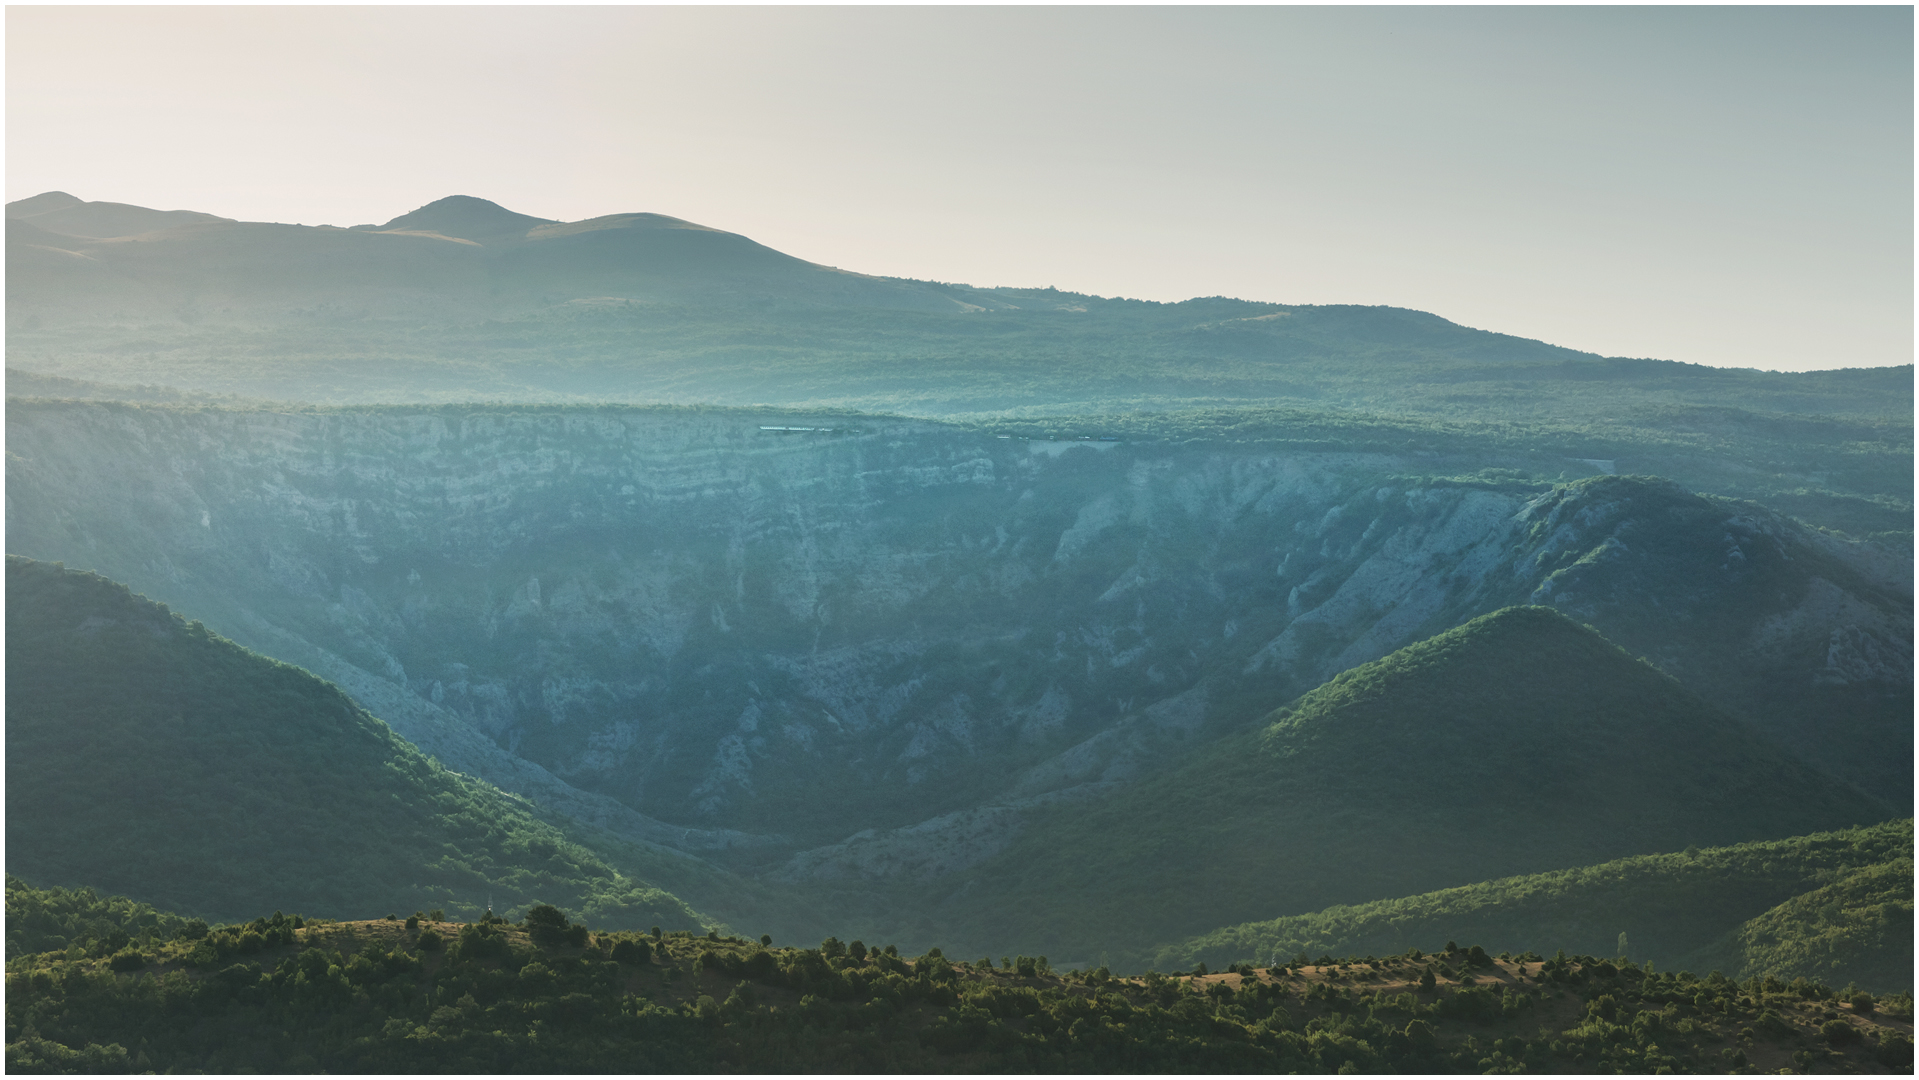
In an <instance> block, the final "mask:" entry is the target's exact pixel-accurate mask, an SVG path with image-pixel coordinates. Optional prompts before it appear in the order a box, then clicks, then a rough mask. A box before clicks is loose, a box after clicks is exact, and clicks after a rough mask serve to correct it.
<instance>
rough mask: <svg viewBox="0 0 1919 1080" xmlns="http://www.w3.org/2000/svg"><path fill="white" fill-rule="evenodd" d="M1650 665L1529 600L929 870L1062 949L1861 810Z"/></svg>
mask: <svg viewBox="0 0 1919 1080" xmlns="http://www.w3.org/2000/svg"><path fill="white" fill-rule="evenodd" d="M1892 816H1893V811H1892V809H1891V808H1890V807H1888V806H1887V805H1886V804H1884V803H1882V802H1879V801H1878V800H1876V799H1873V798H1871V797H1869V796H1866V795H1863V794H1861V793H1860V792H1859V791H1857V790H1856V789H1854V788H1852V787H1850V786H1848V785H1845V784H1842V783H1839V782H1837V781H1834V780H1832V779H1831V778H1830V777H1827V776H1825V775H1823V774H1820V773H1817V772H1815V771H1813V770H1811V769H1809V768H1807V767H1806V766H1805V765H1803V764H1801V763H1800V762H1798V761H1796V760H1794V759H1793V758H1792V757H1791V756H1790V755H1788V754H1787V753H1786V752H1784V751H1783V750H1782V749H1780V748H1779V747H1777V746H1776V745H1773V744H1771V743H1769V742H1767V741H1766V740H1764V739H1763V738H1761V737H1759V736H1758V735H1757V734H1756V733H1755V732H1753V731H1752V730H1751V729H1750V728H1748V727H1746V726H1745V725H1743V724H1740V723H1738V722H1737V721H1734V720H1733V719H1731V718H1730V717H1728V716H1726V715H1725V714H1724V713H1721V712H1719V711H1718V710H1716V709H1714V708H1713V707H1711V706H1710V705H1708V704H1706V703H1705V702H1704V701H1702V700H1700V699H1699V698H1698V697H1696V696H1694V695H1693V694H1692V693H1690V692H1688V691H1686V690H1685V689H1684V688H1683V687H1681V686H1680V685H1679V684H1678V683H1676V682H1674V681H1673V680H1672V679H1671V678H1670V677H1668V676H1666V675H1664V674H1662V673H1660V672H1659V671H1658V670H1657V669H1655V668H1653V667H1652V666H1651V665H1649V664H1646V663H1643V662H1641V661H1637V660H1634V659H1632V658H1631V657H1630V656H1629V655H1627V654H1626V653H1625V652H1623V651H1622V650H1620V649H1619V648H1618V647H1617V646H1615V645H1613V644H1612V643H1610V642H1608V641H1606V640H1605V639H1604V638H1602V637H1600V636H1599V635H1598V634H1597V633H1595V632H1594V631H1592V630H1591V629H1589V628H1586V627H1583V626H1580V625H1579V624H1577V623H1574V622H1573V621H1571V620H1570V619H1567V618H1566V617H1565V616H1563V615H1561V614H1559V613H1558V612H1555V611H1552V610H1550V609H1546V608H1512V609H1507V610H1503V611H1499V612H1495V613H1493V614H1491V615H1486V616H1483V617H1480V618H1478V619H1474V620H1472V621H1470V622H1468V623H1466V624H1465V625H1463V626H1460V627H1458V628H1456V629H1454V630H1449V631H1447V632H1445V633H1443V634H1440V635H1438V636H1436V637H1434V638H1432V639H1430V640H1427V641H1423V642H1420V643H1418V644H1415V645H1411V646H1407V647H1406V648H1403V649H1400V650H1398V651H1397V652H1394V653H1393V654H1391V655H1389V656H1387V657H1385V658H1383V659H1381V660H1377V661H1374V662H1372V663H1369V664H1362V665H1360V666H1358V667H1355V668H1353V669H1351V670H1349V671H1346V672H1343V673H1341V674H1340V675H1338V676H1336V677H1335V678H1333V679H1332V680H1331V681H1329V682H1328V683H1326V684H1325V685H1324V686H1321V687H1319V688H1318V689H1316V690H1314V691H1312V692H1311V693H1308V694H1306V695H1305V696H1304V697H1302V698H1300V699H1299V700H1298V701H1296V702H1294V703H1293V704H1291V705H1288V706H1286V707H1285V708H1282V709H1280V710H1278V711H1277V712H1275V713H1273V714H1272V715H1271V716H1270V717H1268V719H1267V722H1266V723H1265V724H1264V725H1263V726H1261V727H1260V728H1259V729H1257V730H1253V731H1248V732H1245V733H1242V734H1237V735H1232V736H1227V737H1224V738H1222V739H1220V740H1218V741H1217V742H1216V743H1214V744H1213V745H1211V746H1209V747H1207V748H1206V749H1205V750H1203V751H1201V752H1199V753H1197V754H1195V755H1194V756H1193V757H1192V758H1190V759H1189V760H1187V761H1186V762H1185V763H1183V764H1182V765H1181V766H1179V767H1178V768H1176V769H1173V770H1170V771H1168V772H1166V773H1163V774H1161V775H1158V776H1155V777H1153V778H1151V779H1149V780H1145V781H1142V782H1140V783H1138V784H1136V785H1134V786H1132V787H1130V788H1127V789H1125V790H1123V791H1121V792H1120V793H1118V794H1116V795H1114V796H1112V797H1111V798H1109V799H1105V800H1101V801H1098V802H1092V803H1088V804H1085V805H1081V806H1074V807H1070V808H1064V809H1060V810H1057V811H1055V812H1054V814H1053V815H1052V816H1051V818H1050V819H1049V820H1045V821H1042V822H1040V823H1038V824H1036V825H1035V826H1034V827H1033V828H1032V829H1031V830H1030V831H1028V832H1027V833H1025V834H1024V835H1022V836H1021V837H1020V838H1019V839H1018V840H1017V841H1015V842H1014V843H1013V844H1012V845H1011V846H1010V847H1008V848H1007V849H1006V850H1005V851H1004V852H1002V853H1001V854H999V855H997V856H995V857H993V858H992V859H990V860H988V861H987V862H985V863H983V864H981V865H979V866H977V867H973V868H971V869H970V870H968V871H966V872H965V873H964V874H963V875H960V876H958V878H957V879H955V880H952V881H951V882H950V883H949V887H952V888H953V890H954V891H953V893H952V896H951V899H950V900H949V901H948V904H949V909H950V910H951V911H952V912H953V915H954V917H955V920H956V922H957V923H958V924H959V929H958V932H960V933H963V934H964V935H965V937H966V939H967V940H976V939H979V938H976V937H975V935H980V936H981V937H982V938H983V935H985V934H986V933H987V932H988V925H987V924H986V923H985V922H984V921H983V920H979V919H968V918H967V917H966V914H965V912H966V911H968V910H984V911H992V912H995V913H997V914H998V916H999V918H1000V925H999V926H998V927H995V928H994V929H996V930H997V932H1000V933H1007V932H1009V931H1010V932H1012V933H1013V936H1014V938H1015V940H1020V941H1030V942H1034V943H1035V944H1036V945H1037V946H1038V947H1041V948H1044V949H1045V950H1046V951H1047V952H1048V953H1051V954H1054V955H1061V956H1081V955H1097V952H1098V950H1099V949H1100V948H1102V947H1105V946H1106V944H1107V943H1116V942H1121V941H1141V940H1155V939H1157V940H1160V941H1165V940H1171V939H1174V938H1177V937H1183V936H1186V935H1188V934H1193V933H1200V932H1204V931H1206V930H1208V929H1210V928H1212V927H1217V926H1221V925H1225V924H1229V923H1233V922H1238V921H1241V920H1242V919H1245V918H1256V917H1266V918H1270V917H1272V916H1273V915H1275V914H1285V913H1292V912H1300V913H1303V912H1309V911H1314V910H1317V909H1319V908H1322V907H1326V906H1328V905H1330V904H1334V903H1349V904H1350V903H1357V902H1360V901H1363V900H1366V899H1371V898H1377V897H1385V896H1402V895H1406V894H1408V893H1413V892H1418V891H1423V890H1425V889H1432V888H1438V887H1443V886H1447V885H1456V884H1465V883H1468V882H1473V881H1480V880H1484V879H1487V878H1493V877H1499V876H1504V875H1508V874H1514V873H1526V872H1534V871H1539V870H1546V869H1555V868H1561V867H1566V866H1577V865H1582V864H1588V863H1595V862H1600V861H1603V860H1606V859H1609V858H1615V857H1619V856H1623V855H1628V854H1634V853H1641V852H1651V851H1675V850H1680V849H1683V848H1686V847H1688V846H1691V845H1708V844H1726V843H1732V842H1737V841H1742V840H1756V839H1768V838H1773V837H1780V836H1791V835H1795V834H1800V833H1806V832H1811V831H1813V830H1815V829H1821V828H1833V827H1843V826H1847V825H1854V824H1865V823H1869V822H1874V821H1880V820H1884V819H1887V818H1890V817H1892Z"/></svg>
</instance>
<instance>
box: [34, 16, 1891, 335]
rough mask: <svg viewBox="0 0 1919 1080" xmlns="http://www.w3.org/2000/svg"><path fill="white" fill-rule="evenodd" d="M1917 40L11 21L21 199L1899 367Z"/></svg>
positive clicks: (1596, 30) (1523, 29) (1408, 28)
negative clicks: (551, 225) (1307, 307)
mask: <svg viewBox="0 0 1919 1080" xmlns="http://www.w3.org/2000/svg"><path fill="white" fill-rule="evenodd" d="M1912 20H1913V13H1912V9H1911V8H1909V7H1875V8H1857V7H1855V8H1835V7H1819V8H1789V7H1765V8H1749V7H1713V8H1671V7H1666V8H1621V7H1610V8H1571V7H1548V8H1526V7H1497V8H1447V7H1421V8H1368V7H1333V8H1270V7H1258V8H1254V7H1232V8H1199V7H1172V8H1166V7H1124V8H1114V7H1052V8H1032V7H992V8H987V7H959V8H954V7H942V8H933V7H857V8H798V7H777V8H753V7H711V6H702V7H653V8H630V7H570V8H569V7H308V8H298V7H192V8H187V7H120V8H115V7H63V6H52V7H22V6H12V7H9V8H8V9H7V15H6V56H7V135H6V151H7V157H6V180H7V199H8V200H13V199H19V198H24V197H26V196H29V195H33V194H37V193H39V192H42V191H48V190H62V191H67V192H70V193H71V194H74V195H77V196H79V197H81V198H83V199H96V200H111V201H116V202H131V203H137V204H140V205H143V206H152V207H157V208H161V209H190V210H201V211H206V212H210V213H215V214H220V215H224V216H227V217H235V218H241V219H244V220H259V221H283V222H302V223H305V224H334V225H353V224H360V223H368V222H372V223H381V222H385V221H387V220H389V219H391V218H393V217H396V216H398V215H400V214H402V213H405V212H406V211H408V210H411V209H413V208H415V207H418V206H421V205H423V204H425V203H427V202H430V201H432V200H434V199H437V198H440V197H442V196H445V195H453V194H462V195H477V196H480V197H482V198H488V199H492V200H494V201H496V202H499V203H501V204H502V205H504V206H507V207H509V208H510V209H513V210H517V211H520V212H522V213H527V214H534V215H537V216H540V217H548V218H556V219H562V220H577V219H580V218H586V217H594V216H598V215H601V214H610V213H620V212H626V211H652V212H656V213H664V214H671V215H674V216H676V217H682V218H687V219H690V220H693V221H697V222H700V223H702V224H706V225H711V226H715V227H718V228H723V229H728V230H731V231H734V232H739V233H744V234H745V235H747V236H750V237H752V238H753V239H755V240H758V241H760V242H761V243H764V244H767V245H769V246H771V247H774V248H777V249H779V250H781V251H785V252H787V253H789V254H792V255H797V256H799V257H801V258H805V259H810V260H812V261H814V262H819V263H824V264H827V265H831V266H838V267H843V268H846V269H849V270H857V271H861V272H865V273H871V274H886V275H894V276H900V277H912V278H921V279H933V280H939V281H955V282H965V283H968V284H974V285H1018V286H1035V285H1039V286H1044V285H1052V286H1055V287H1057V288H1060V289H1067V290H1072V291H1076V292H1087V293H1095V294H1098V295H1102V296H1129V297H1138V298H1143V299H1152V300H1181V299H1186V298H1188V297H1193V296H1214V295H1224V296H1236V297H1240V298H1243V299H1248V300H1265V301H1277V302H1282V303H1315V304H1324V303H1348V304H1387V305H1393V306H1396V307H1409V308H1417V309H1420V310H1424V311H1430V312H1434V313H1436V314H1439V315H1442V316H1444V317H1446V318H1449V319H1452V320H1453V321H1455V322H1459V323H1464V324H1466V325H1469V326H1474V327H1479V328H1482V329H1488V330H1498V331H1502V332H1505V333H1510V334H1517V335H1520V336H1522V337H1530V338H1539V339H1542V340H1545V341H1549V342H1552V343H1554V344H1558V345H1565V346H1569V347H1572V348H1578V349H1586V350H1590V351H1593V352H1597V353H1602V354H1606V355H1614V356H1646V357H1657V358H1661V359H1670V360H1683V361H1687V362H1691V363H1699V364H1713V365H1720V366H1737V367H1760V368H1769V369H1775V370H1810V369H1818V368H1832V367H1849V366H1863V365H1882V364H1902V363H1910V362H1911V361H1912V358H1913V171H1912V170H1913V68H1912V59H1913V21H1912Z"/></svg>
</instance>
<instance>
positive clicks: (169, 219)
mask: <svg viewBox="0 0 1919 1080" xmlns="http://www.w3.org/2000/svg"><path fill="white" fill-rule="evenodd" d="M231 220H232V219H231V218H223V217H218V216H216V215H213V214H203V213H200V212H199V211H197V210H149V209H147V208H146V207H144V206H134V205H132V204H130V203H116V202H85V201H83V200H81V199H77V198H75V197H73V196H72V195H68V194H67V193H66V192H64V191H49V192H46V193H45V194H41V195H35V196H33V197H32V198H30V199H20V200H18V201H16V202H10V203H8V204H7V227H8V229H9V230H11V229H12V227H13V225H14V224H15V223H16V222H27V223H30V224H31V225H33V226H34V227H36V228H41V229H45V230H47V231H48V232H54V233H60V234H63V235H66V236H80V237H88V238H93V239H106V238H110V237H116V236H138V235H140V234H142V233H151V232H158V231H160V230H162V229H172V228H177V227H179V226H181V225H198V224H204V223H207V222H216V221H231Z"/></svg>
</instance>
